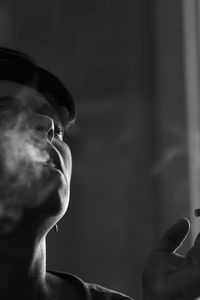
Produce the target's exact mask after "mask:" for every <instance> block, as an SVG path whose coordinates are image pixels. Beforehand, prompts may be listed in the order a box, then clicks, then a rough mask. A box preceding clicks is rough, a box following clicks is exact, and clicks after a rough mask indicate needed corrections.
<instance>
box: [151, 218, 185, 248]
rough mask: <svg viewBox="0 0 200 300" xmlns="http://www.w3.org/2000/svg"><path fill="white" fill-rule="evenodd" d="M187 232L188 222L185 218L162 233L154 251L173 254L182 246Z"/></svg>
mask: <svg viewBox="0 0 200 300" xmlns="http://www.w3.org/2000/svg"><path fill="white" fill-rule="evenodd" d="M189 230H190V222H189V220H188V219H186V218H184V219H180V220H179V221H178V222H177V223H176V224H174V225H173V226H172V227H170V228H169V229H168V230H167V231H166V232H165V233H164V235H163V236H162V238H161V239H160V241H159V242H158V244H157V246H156V247H155V249H154V251H166V252H170V253H173V252H175V251H176V250H177V249H178V248H179V247H180V246H181V245H182V243H183V241H184V240H185V238H186V236H187V234H188V232H189Z"/></svg>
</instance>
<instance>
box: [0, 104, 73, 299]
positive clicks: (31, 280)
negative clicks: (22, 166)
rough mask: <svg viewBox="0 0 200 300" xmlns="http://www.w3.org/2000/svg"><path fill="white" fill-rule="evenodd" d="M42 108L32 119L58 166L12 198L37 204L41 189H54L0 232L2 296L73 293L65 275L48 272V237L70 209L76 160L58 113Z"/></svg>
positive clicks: (46, 170) (51, 296)
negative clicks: (57, 120)
mask: <svg viewBox="0 0 200 300" xmlns="http://www.w3.org/2000/svg"><path fill="white" fill-rule="evenodd" d="M41 107H42V110H41V111H40V110H38V108H37V111H34V109H33V111H32V118H33V119H34V118H35V119H36V122H35V123H36V124H39V125H40V126H39V130H40V134H41V138H44V139H46V138H47V139H48V142H47V146H46V149H47V152H48V154H49V156H50V158H51V159H52V161H53V162H54V165H55V168H51V167H49V166H44V167H43V171H42V176H41V178H40V179H39V180H38V179H36V180H32V182H31V187H30V186H29V187H27V186H21V187H19V189H15V193H13V195H12V196H13V201H17V202H21V203H26V202H27V201H35V203H37V200H38V199H37V197H40V191H41V190H42V189H45V187H48V189H49V186H50V187H51V188H50V189H49V192H48V194H47V195H45V197H44V199H42V201H41V199H40V201H39V202H38V204H37V205H34V206H30V205H25V206H24V207H23V206H22V207H20V209H21V217H20V219H19V220H18V221H17V222H16V224H13V227H12V230H11V231H10V232H9V233H5V232H4V231H2V232H3V233H1V234H0V270H1V274H3V276H0V299H5V300H10V299H21V300H23V299H26V300H27V299H29V300H35V299H37V300H38V299H39V300H46V299H50V300H52V299H57V298H56V297H57V296H58V295H59V297H60V299H62V297H63V298H64V296H65V297H66V295H67V291H68V292H72V290H71V287H70V286H68V284H67V283H65V286H64V285H63V283H62V280H61V279H59V278H57V277H56V276H54V275H50V274H48V273H46V235H47V233H48V232H49V231H50V230H51V228H52V227H53V226H54V225H55V224H56V223H57V222H58V221H59V220H60V218H61V217H62V216H63V215H64V214H65V212H66V210H67V207H68V203H69V193H70V178H71V168H72V159H71V152H70V149H69V147H68V145H67V144H66V143H65V142H64V141H63V136H62V133H60V132H58V130H57V128H56V127H55V126H53V125H55V124H54V113H56V112H54V111H53V108H52V107H51V106H50V105H49V104H48V103H47V102H46V101H44V102H43V103H42V106H41ZM44 108H45V112H44ZM1 109H3V108H0V110H1ZM19 171H20V170H19ZM8 183H9V182H8ZM4 189H5V191H6V190H7V189H8V185H7V182H5V184H4V185H1V191H0V192H1V193H0V194H1V195H4ZM2 200H3V199H2ZM27 203H28V202H27ZM0 221H1V222H0V224H1V226H2V228H4V225H5V224H4V223H5V222H6V220H4V219H3V218H2V216H1V218H0ZM11 225H12V224H11Z"/></svg>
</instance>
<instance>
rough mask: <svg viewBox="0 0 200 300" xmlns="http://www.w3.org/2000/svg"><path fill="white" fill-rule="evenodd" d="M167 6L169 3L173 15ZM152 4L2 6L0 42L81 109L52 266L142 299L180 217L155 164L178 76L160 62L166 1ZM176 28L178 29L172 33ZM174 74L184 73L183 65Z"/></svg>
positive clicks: (141, 0)
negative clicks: (61, 86) (151, 257)
mask: <svg viewBox="0 0 200 300" xmlns="http://www.w3.org/2000/svg"><path fill="white" fill-rule="evenodd" d="M169 3H170V4H169V6H167V4H166V7H165V10H166V9H169V12H170V10H171V9H173V7H170V5H172V2H170V1H169ZM152 4H153V2H152ZM152 4H151V3H150V4H149V1H146V0H134V1H132V0H128V1H123V2H122V1H119V0H117V1H116V0H115V1H114V0H110V1H105V0H104V1H94V0H93V1H84V2H83V1H79V0H75V1H66V0H65V1H64V0H60V1H53V0H48V1H47V0H44V1H42V2H41V1H39V0H35V1H27V0H26V1H25V0H21V1H20V5H19V2H14V1H11V0H10V1H8V0H6V1H1V4H0V12H1V16H0V39H1V44H2V45H3V46H8V47H14V48H17V49H19V50H22V51H25V52H26V53H28V54H29V55H32V56H33V57H34V58H35V59H36V60H37V61H38V62H39V63H41V65H42V66H43V67H46V68H48V69H49V70H51V71H52V72H53V73H55V75H57V76H58V77H59V78H60V79H61V80H62V81H63V82H64V83H65V84H66V85H67V86H68V87H69V89H70V90H71V91H72V93H73V94H74V96H75V99H76V102H77V106H78V120H77V125H76V126H75V127H74V128H72V129H71V131H70V132H69V136H68V141H69V145H70V146H71V149H72V153H73V176H72V188H71V202H70V206H69V210H68V212H67V214H66V216H65V217H64V218H63V219H62V221H60V222H59V228H60V229H59V233H58V234H55V233H54V232H51V233H50V235H49V238H48V248H49V252H48V261H47V266H48V267H49V268H54V269H58V270H62V271H68V272H71V273H75V274H76V275H78V276H81V277H82V278H83V279H84V280H86V281H90V282H97V283H100V284H102V285H106V286H107V287H110V288H112V289H117V290H119V291H121V292H125V293H128V294H129V295H132V296H134V297H136V299H137V298H139V297H140V296H141V278H142V268H143V266H144V261H145V259H146V257H147V255H148V253H149V251H150V249H151V248H152V247H153V245H154V244H155V241H156V240H157V239H158V236H159V235H160V234H161V232H162V231H163V229H164V227H165V225H166V223H167V224H168V223H170V222H172V221H174V219H175V217H176V216H177V213H176V214H175V215H173V216H170V214H169V208H170V206H169V205H168V204H169V202H168V199H169V197H170V193H171V191H172V190H173V189H174V187H172V185H171V182H172V181H170V183H169V181H168V180H169V177H167V179H166V178H163V177H162V176H163V175H162V176H161V177H160V171H159V172H157V170H158V169H159V168H158V169H156V168H155V163H156V162H158V160H159V159H160V155H161V154H162V153H164V152H165V146H164V148H162V145H163V144H162V143H163V142H160V138H161V137H162V133H163V132H162V130H161V131H160V129H158V128H161V127H160V125H159V121H158V120H159V118H160V116H161V119H162V113H164V111H165V103H166V101H168V99H170V101H174V99H175V98H176V97H180V95H177V94H170V93H169V95H168V96H167V99H166V98H165V97H164V95H165V91H169V90H170V88H171V86H170V85H169V86H166V81H165V80H168V81H167V82H169V83H170V82H171V81H170V79H169V78H171V77H170V76H171V71H169V70H168V71H167V76H169V77H168V78H167V79H166V78H165V77H163V76H164V75H163V74H165V70H166V69H165V68H167V62H166V65H164V66H163V65H162V62H163V60H164V61H165V58H163V57H161V56H160V53H164V52H162V51H164V50H163V49H164V48H163V47H165V46H166V44H165V42H164V44H163V42H162V38H163V37H164V33H163V32H160V33H159V32H157V31H156V28H157V27H156V24H157V22H158V24H160V25H161V28H162V24H163V23H162V19H160V14H161V15H162V13H164V7H162V6H161V5H160V6H159V1H155V6H153V5H152ZM159 7H161V11H159ZM178 9H179V7H178V6H176V10H175V13H174V19H173V21H174V22H176V17H175V15H176V13H177V12H178ZM153 22H155V24H154V23H153ZM167 23H168V20H166V23H165V24H167ZM172 32H173V28H171V27H170V33H169V32H168V34H169V35H170V34H171V33H172ZM172 42H173V41H172ZM166 43H167V41H166ZM163 45H164V46H163ZM160 47H161V48H162V49H161V48H160ZM174 47H176V45H174ZM175 49H176V48H175ZM153 51H154V52H153ZM156 51H158V52H156ZM172 53H174V51H173V50H172ZM172 53H169V56H170V57H171V55H173V54H172ZM157 55H158V56H157ZM161 55H162V54H161ZM176 55H177V56H179V53H178V52H176ZM175 60H176V59H175V58H174V61H173V63H175ZM170 63H172V62H171V61H170ZM175 65H176V64H175ZM177 67H178V66H177ZM174 72H175V73H174ZM178 72H179V71H178ZM160 74H161V77H159V76H160ZM172 74H174V78H175V80H176V77H175V76H176V75H175V74H179V73H177V70H176V67H175V69H174V70H173V72H172ZM159 78H161V79H159ZM160 84H161V89H158V86H160ZM181 84H182V83H181ZM174 90H176V87H175V86H174ZM159 91H160V92H159ZM171 97H172V98H173V99H171ZM160 98H162V101H161V106H160V105H158V103H159V101H160V100H159V99H160ZM170 103H172V102H170ZM172 106H173V105H172ZM177 111H178V108H177ZM160 112H162V113H161V114H160ZM170 113H171V111H170ZM164 114H165V113H164ZM183 114H184V111H183ZM157 126H158V128H157ZM160 143H161V144H160ZM167 147H168V146H167ZM155 169H156V171H155ZM156 172H157V173H156ZM168 176H169V175H168ZM170 176H171V175H170ZM173 176H174V178H175V177H176V174H174V175H173ZM164 177H165V176H164ZM172 180H174V179H172ZM167 182H168V183H167ZM163 187H164V189H163ZM168 188H169V190H168ZM165 195H167V196H165ZM160 197H163V200H161V198H160ZM175 198H176V197H175V196H174V198H173V199H175ZM173 201H174V202H175V201H176V200H173ZM174 202H173V203H174ZM170 205H171V202H170ZM180 206H181V204H180V203H179V205H178V208H177V209H176V212H178V211H179V207H180ZM170 209H171V208H170ZM165 212H166V214H165ZM166 220H167V221H166Z"/></svg>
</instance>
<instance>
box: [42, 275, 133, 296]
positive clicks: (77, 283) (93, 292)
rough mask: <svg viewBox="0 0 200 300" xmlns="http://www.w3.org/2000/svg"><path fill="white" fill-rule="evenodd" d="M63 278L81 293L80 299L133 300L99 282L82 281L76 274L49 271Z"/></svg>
mask: <svg viewBox="0 0 200 300" xmlns="http://www.w3.org/2000/svg"><path fill="white" fill-rule="evenodd" d="M48 272H50V273H53V274H55V275H57V276H59V277H61V278H63V279H64V280H67V281H68V282H70V283H71V284H72V285H73V287H74V288H75V289H77V291H79V294H80V295H81V297H80V298H81V300H134V299H133V298H131V297H129V296H127V295H125V294H122V293H120V292H117V291H114V290H111V289H108V288H106V287H103V286H101V285H99V284H94V283H87V282H85V281H83V280H82V279H81V278H79V277H78V276H75V275H73V274H70V273H64V272H58V271H52V270H51V271H50V270H48Z"/></svg>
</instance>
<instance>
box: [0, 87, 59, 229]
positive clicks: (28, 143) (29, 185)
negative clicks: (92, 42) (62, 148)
mask: <svg viewBox="0 0 200 300" xmlns="http://www.w3.org/2000/svg"><path fill="white" fill-rule="evenodd" d="M43 103H44V99H43V98H42V97H41V96H40V95H38V94H37V93H36V92H35V91H34V90H32V89H30V88H24V89H23V90H21V91H20V93H18V94H16V95H15V96H12V97H3V98H1V99H0V138H1V140H0V232H3V233H5V232H10V231H12V229H13V228H14V227H15V225H16V224H17V223H18V221H19V220H20V219H21V217H22V214H23V212H24V209H25V208H26V207H34V206H35V205H38V204H39V203H41V202H42V201H44V199H45V198H46V197H47V196H48V194H49V193H50V192H51V190H52V189H53V188H54V186H55V184H56V182H55V179H54V180H53V181H52V180H51V181H50V182H49V183H48V182H45V186H44V178H45V176H46V174H47V173H48V172H49V169H48V168H46V167H45V166H51V167H54V164H53V161H52V159H51V157H50V155H49V151H48V149H49V147H50V146H51V139H53V130H54V128H53V126H54V122H53V120H52V118H50V117H48V122H49V123H48V126H49V132H50V131H51V136H50V135H49V137H48V132H47V128H44V124H42V120H43V122H44V119H45V118H46V116H43V115H40V114H39V113H36V111H39V108H40V106H41V105H42V104H43ZM45 121H46V120H45ZM46 122H47V121H46ZM35 187H37V190H34V188H35ZM33 192H34V194H35V197H33Z"/></svg>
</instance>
